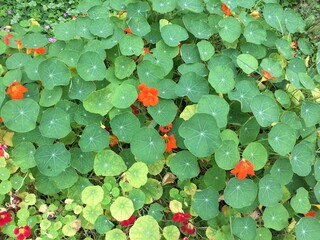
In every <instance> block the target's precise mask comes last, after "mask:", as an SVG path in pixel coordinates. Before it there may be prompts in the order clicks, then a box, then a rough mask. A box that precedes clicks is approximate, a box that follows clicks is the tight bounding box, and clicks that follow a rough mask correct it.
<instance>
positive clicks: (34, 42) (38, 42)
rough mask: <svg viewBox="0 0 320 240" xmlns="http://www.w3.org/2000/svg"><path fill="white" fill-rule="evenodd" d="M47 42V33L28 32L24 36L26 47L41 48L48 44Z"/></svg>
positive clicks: (23, 43)
mask: <svg viewBox="0 0 320 240" xmlns="http://www.w3.org/2000/svg"><path fill="white" fill-rule="evenodd" d="M47 43H48V39H47V38H46V37H45V35H43V34H40V33H31V34H26V35H25V36H24V37H23V38H22V45H23V46H24V47H25V48H39V47H42V46H45V45H47Z"/></svg>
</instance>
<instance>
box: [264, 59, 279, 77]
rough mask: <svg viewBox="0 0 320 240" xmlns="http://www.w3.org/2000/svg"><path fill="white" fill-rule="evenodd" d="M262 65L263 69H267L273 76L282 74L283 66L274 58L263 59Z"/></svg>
mask: <svg viewBox="0 0 320 240" xmlns="http://www.w3.org/2000/svg"><path fill="white" fill-rule="evenodd" d="M260 66H261V67H262V69H264V70H267V71H268V72H269V73H270V74H271V76H273V77H280V76H281V75H282V66H281V64H280V62H278V61H276V60H274V59H272V58H264V59H262V61H261V64H260Z"/></svg>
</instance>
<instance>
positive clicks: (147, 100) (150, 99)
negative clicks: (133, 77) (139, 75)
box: [138, 83, 159, 107]
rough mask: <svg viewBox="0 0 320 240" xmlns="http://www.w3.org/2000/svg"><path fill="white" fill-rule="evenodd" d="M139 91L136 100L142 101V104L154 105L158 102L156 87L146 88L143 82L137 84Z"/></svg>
mask: <svg viewBox="0 0 320 240" xmlns="http://www.w3.org/2000/svg"><path fill="white" fill-rule="evenodd" d="M138 88H139V90H140V93H139V95H138V101H139V102H142V104H143V106H145V107H148V106H155V105H157V104H158V102H159V98H158V89H156V88H148V87H147V86H146V85H145V84H144V83H142V84H140V85H139V86H138Z"/></svg>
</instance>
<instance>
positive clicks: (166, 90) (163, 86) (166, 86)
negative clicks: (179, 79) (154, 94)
mask: <svg viewBox="0 0 320 240" xmlns="http://www.w3.org/2000/svg"><path fill="white" fill-rule="evenodd" d="M176 85H177V84H176V82H174V81H173V80H171V79H163V80H161V81H159V83H158V85H157V86H156V88H157V89H158V93H159V97H161V98H164V99H175V98H176V97H177V95H176V92H175V89H176Z"/></svg>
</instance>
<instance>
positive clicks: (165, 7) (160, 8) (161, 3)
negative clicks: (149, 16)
mask: <svg viewBox="0 0 320 240" xmlns="http://www.w3.org/2000/svg"><path fill="white" fill-rule="evenodd" d="M176 6H177V0H170V1H169V0H152V9H153V10H154V11H156V12H158V13H167V12H171V11H173V10H174V9H175V8H176Z"/></svg>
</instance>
